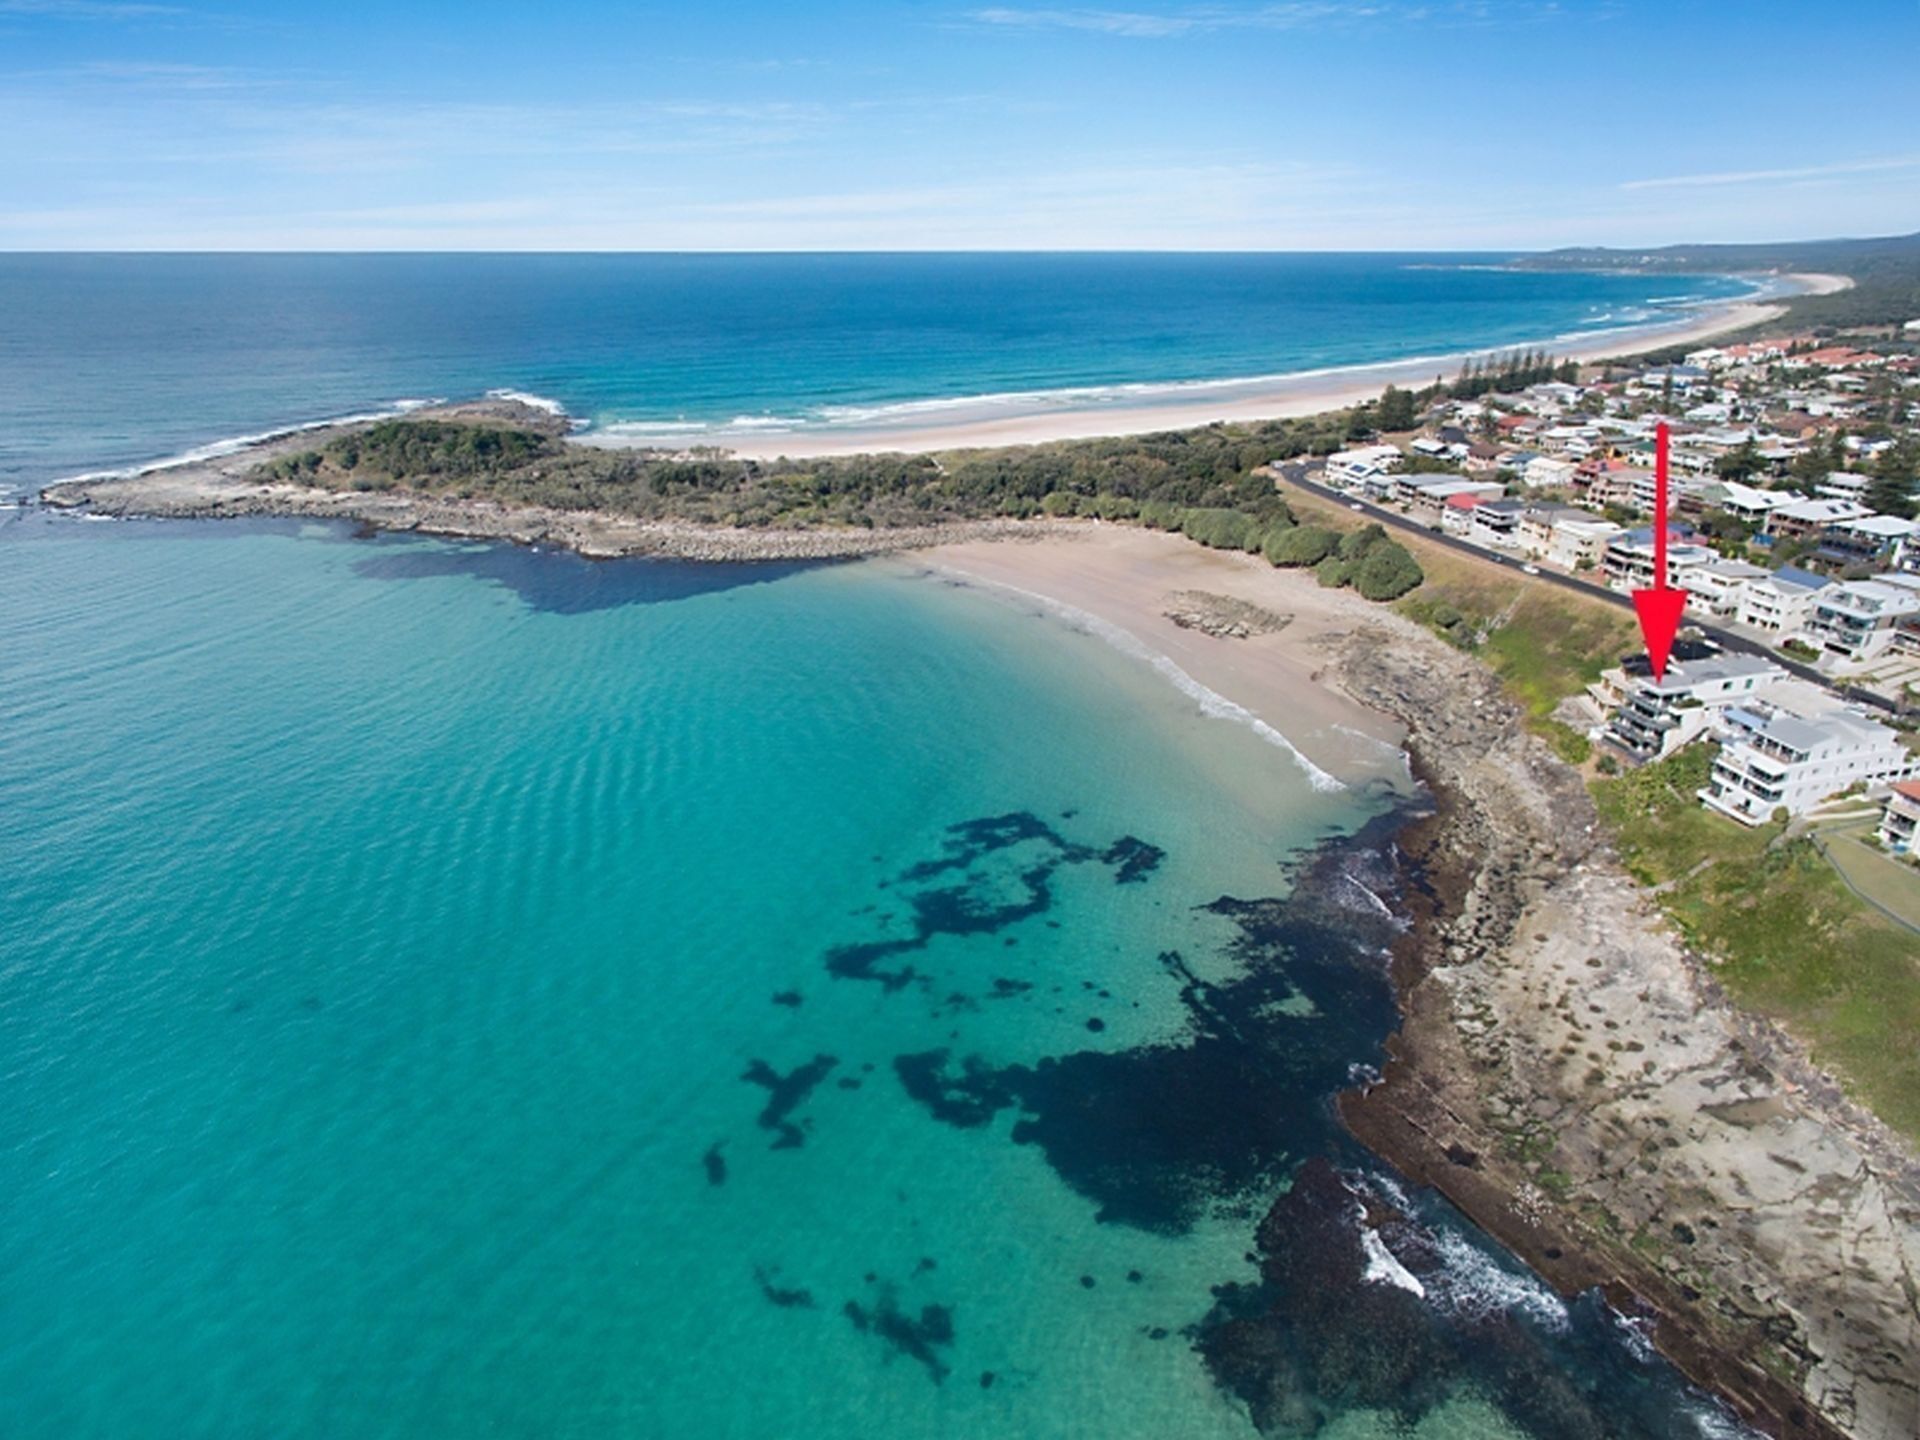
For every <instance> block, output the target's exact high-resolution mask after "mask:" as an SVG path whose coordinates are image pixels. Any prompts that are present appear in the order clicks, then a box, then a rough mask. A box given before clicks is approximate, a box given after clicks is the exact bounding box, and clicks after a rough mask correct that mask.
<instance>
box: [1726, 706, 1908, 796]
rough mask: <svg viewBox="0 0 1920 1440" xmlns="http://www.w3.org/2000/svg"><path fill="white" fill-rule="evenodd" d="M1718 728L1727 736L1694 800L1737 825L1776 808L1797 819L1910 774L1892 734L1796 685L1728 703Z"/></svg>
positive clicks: (1853, 710) (1904, 749) (1862, 714)
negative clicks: (1851, 792) (1854, 791)
mask: <svg viewBox="0 0 1920 1440" xmlns="http://www.w3.org/2000/svg"><path fill="white" fill-rule="evenodd" d="M1718 723H1719V725H1720V727H1721V729H1722V733H1723V734H1724V735H1725V736H1726V739H1725V741H1724V743H1723V744H1722V745H1721V747H1720V753H1719V755H1717V756H1716V757H1715V758H1714V762H1713V773H1712V778H1711V779H1710V781H1709V782H1708V784H1707V786H1706V788H1705V789H1703V790H1701V791H1700V801H1701V803H1702V804H1703V805H1705V806H1706V807H1707V808H1708V809H1709V810H1715V811H1718V812H1719V813H1720V814H1722V815H1726V816H1728V817H1730V818H1732V819H1734V820H1738V821H1739V822H1740V823H1741V824H1743V825H1761V824H1765V823H1766V822H1767V821H1768V820H1770V819H1771V818H1772V817H1773V814H1774V812H1775V811H1777V810H1785V811H1786V812H1787V813H1788V814H1789V815H1801V814H1804V813H1806V812H1807V811H1808V810H1811V809H1812V808H1813V807H1814V806H1816V805H1818V804H1819V803H1820V802H1821V801H1823V800H1827V799H1831V798H1832V797H1833V796H1835V795H1838V794H1840V793H1841V792H1843V791H1845V790H1847V789H1849V788H1851V787H1853V786H1855V785H1860V786H1863V787H1866V788H1872V787H1874V786H1879V785H1885V784H1889V783H1891V782H1893V781H1896V780H1905V779H1907V778H1908V777H1910V776H1911V775H1912V774H1913V773H1914V769H1915V763H1914V756H1913V754H1912V752H1911V751H1909V750H1908V749H1907V747H1906V746H1905V745H1903V744H1901V743H1900V736H1899V734H1898V733H1897V732H1896V731H1894V730H1892V729H1891V728H1889V727H1888V726H1885V725H1882V724H1881V723H1880V722H1879V721H1878V720H1875V719H1872V718H1871V717H1870V716H1868V715H1867V714H1866V713H1865V712H1864V711H1862V710H1859V709H1856V708H1853V707H1849V706H1844V705H1842V704H1841V703H1840V702H1839V701H1838V700H1836V699H1835V698H1834V697H1833V696H1832V695H1831V694H1829V693H1828V692H1827V691H1825V690H1821V689H1819V688H1818V687H1817V686H1813V685H1807V684H1805V683H1804V682H1801V681H1779V682H1776V683H1775V684H1773V685H1772V686H1771V687H1769V689H1768V690H1767V692H1766V694H1765V695H1764V696H1758V695H1757V696H1755V697H1754V698H1753V699H1751V700H1749V701H1746V702H1745V703H1743V704H1740V705H1732V706H1728V707H1727V708H1726V709H1724V710H1723V711H1722V712H1721V714H1720V718H1719V722H1718Z"/></svg>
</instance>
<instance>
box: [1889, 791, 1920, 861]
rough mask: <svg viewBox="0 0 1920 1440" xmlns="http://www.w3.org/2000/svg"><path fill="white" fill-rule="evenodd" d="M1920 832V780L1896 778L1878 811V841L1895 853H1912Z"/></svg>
mask: <svg viewBox="0 0 1920 1440" xmlns="http://www.w3.org/2000/svg"><path fill="white" fill-rule="evenodd" d="M1916 833H1920V780H1896V781H1894V784H1893V789H1891V790H1890V791H1888V792H1887V801H1886V808H1885V809H1884V810H1882V811H1881V812H1880V843H1881V844H1882V845H1884V846H1886V847H1887V849H1889V850H1891V851H1892V852H1893V853H1894V854H1896V855H1911V854H1913V853H1914V848H1915V847H1914V836H1915V834H1916Z"/></svg>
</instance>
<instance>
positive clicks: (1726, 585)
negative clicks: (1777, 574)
mask: <svg viewBox="0 0 1920 1440" xmlns="http://www.w3.org/2000/svg"><path fill="white" fill-rule="evenodd" d="M1769 573H1770V572H1769V571H1768V570H1767V569H1766V567H1765V566H1762V565H1749V564H1748V563H1747V562H1746V561H1744V560H1723V559H1720V558H1719V557H1717V556H1716V557H1715V558H1714V559H1712V560H1709V561H1708V562H1707V563H1706V564H1704V565H1696V566H1694V567H1693V568H1692V569H1691V570H1689V571H1687V593H1688V594H1689V595H1691V596H1693V597H1694V600H1695V601H1696V602H1697V603H1698V605H1699V607H1700V608H1701V609H1704V610H1705V611H1706V612H1707V613H1708V614H1709V615H1732V614H1734V613H1735V612H1736V611H1737V610H1739V608H1740V598H1741V596H1742V595H1744V594H1745V593H1746V589H1747V586H1748V585H1750V584H1752V583H1753V582H1754V581H1756V580H1764V579H1766V578H1767V576H1768V574H1769Z"/></svg>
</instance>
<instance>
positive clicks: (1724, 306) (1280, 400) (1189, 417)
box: [0, 273, 1853, 493]
mask: <svg viewBox="0 0 1920 1440" xmlns="http://www.w3.org/2000/svg"><path fill="white" fill-rule="evenodd" d="M1742 278H1753V277H1742ZM1767 278H1768V279H1769V280H1770V281H1771V282H1772V283H1773V285H1774V287H1775V288H1774V289H1773V290H1772V291H1770V292H1768V293H1762V294H1757V295H1755V296H1748V297H1741V298H1738V299H1734V300H1728V301H1707V302H1699V303H1696V304H1694V305H1690V306H1689V307H1687V308H1688V309H1690V310H1693V311H1695V312H1697V313H1694V314H1691V315H1689V316H1688V317H1687V318H1685V319H1683V320H1676V321H1660V322H1653V323H1650V324H1646V325H1636V326H1622V327H1618V328H1614V329H1608V330H1599V331H1590V332H1585V333H1580V332H1575V333H1571V334H1565V335H1556V336H1549V337H1546V338H1544V339H1534V340H1520V341H1514V342H1512V343H1509V344H1503V345H1496V346H1488V347H1480V348H1475V349H1468V350H1457V351H1448V352H1445V353H1443V354H1437V355H1419V356H1411V357H1408V358H1406V359H1401V360H1384V361H1368V362H1364V363H1362V364H1357V365H1336V366H1327V367H1321V368H1317V369H1308V370H1299V371H1288V372H1284V373H1279V374H1274V375H1262V376H1247V377H1239V378H1229V379H1223V380H1196V381H1167V382H1146V381H1143V382H1127V383H1119V384H1114V385H1109V386H1085V387H1068V388H1067V389H1065V390H1054V391H1042V392H1020V393H1015V394H1008V395H975V396H960V397H954V398H952V399H927V400H920V401H905V402H900V408H912V407H926V408H929V409H932V410H935V411H938V412H944V413H945V414H946V415H947V416H948V418H946V419H944V420H941V419H933V420H920V421H917V422H915V423H904V424H893V425H878V426H867V427H858V426H846V427H841V428H833V429H817V430H798V429H791V428H787V429H783V428H779V427H777V426H770V427H769V428H768V429H767V430H766V431H765V432H764V433H762V434H758V435H738V434H727V433H724V432H722V431H718V430H713V431H710V430H706V429H704V428H703V427H691V428H690V427H688V426H686V425H683V424H677V423H672V422H667V421H661V422H658V423H657V424H654V425H653V426H652V427H651V428H649V426H648V424H647V422H631V423H625V422H623V429H622V431H621V432H620V433H614V432H612V431H610V430H596V429H594V428H592V427H591V426H590V425H588V424H587V422H585V421H574V420H570V419H569V417H568V415H567V411H566V409H565V407H564V406H562V405H561V404H560V402H558V401H556V400H551V399H547V398H545V397H542V396H537V395H531V394H528V393H526V392H523V391H518V390H511V389H495V390H490V391H488V392H487V394H486V396H485V397H477V398H475V399H473V400H468V401H459V402H453V403H452V404H449V403H448V402H446V401H441V400H432V401H426V400H416V399H404V400H394V401H389V402H385V403H383V404H370V405H369V406H367V407H366V408H364V409H363V410H361V411H358V412H355V413H353V414H349V415H340V416H334V417H328V418H322V419H313V420H300V421H289V422H287V423H285V424H278V425H274V424H263V425H262V426H261V427H260V428H259V429H258V430H256V431H254V432H252V433H249V434H244V435H233V436H222V437H216V438H214V439H211V440H207V441H204V442H202V443H201V444H198V445H195V446H192V447H189V448H188V449H186V450H183V451H179V452H176V453H174V454H170V455H163V456H160V457H157V458H155V459H151V460H143V461H138V462H135V463H132V464H128V465H123V466H119V467H117V468H114V469H109V470H97V471H86V472H81V473H77V474H70V475H63V476H60V477H58V478H56V479H53V480H50V481H46V482H44V483H41V484H37V485H35V486H34V487H33V488H34V489H51V488H53V487H56V486H66V485H80V484H83V483H96V482H104V481H111V480H129V479H137V478H141V477H145V476H150V475H155V474H158V473H160V472H162V471H168V470H192V469H195V468H198V467H205V466H209V465H212V464H216V463H217V462H218V461H220V460H221V459H224V458H227V457H229V456H232V455H236V454H241V453H257V452H260V451H261V450H262V449H263V448H265V447H271V446H277V445H278V444H280V443H281V442H284V441H287V440H291V439H296V438H305V439H306V440H308V441H315V440H322V439H324V438H325V436H326V433H327V432H330V431H333V430H335V429H337V428H340V427H345V426H349V425H354V424H359V423H364V422H366V421H369V420H378V419H386V418H392V417H395V416H400V415H406V414H410V413H414V412H416V411H421V410H435V411H437V410H441V409H453V410H462V409H470V408H474V407H485V406H487V405H489V404H496V405H514V406H518V407H520V408H523V409H526V410H528V411H529V413H537V414H538V415H539V416H541V417H542V418H544V419H545V420H546V421H548V422H550V423H556V424H558V425H560V426H562V427H564V428H565V429H566V433H567V434H568V438H570V439H571V440H573V441H574V442H575V443H578V444H587V445H595V446H599V447H603V448H607V449H649V448H657V449H664V450H675V451H678V450H687V449H696V448H713V449H719V450H722V451H724V452H726V453H729V454H732V455H736V456H739V457H740V458H741V459H746V460H777V459H790V460H809V459H828V458H835V457H841V456H849V455H861V454H872V453H896V454H925V453H929V452H933V451H939V450H959V449H972V448H989V447H993V446H1002V445H1036V444H1046V443H1051V442H1055V441H1066V440H1086V439H1098V438H1108V437H1119V436H1128V435H1144V434H1152V433H1155V432H1158V431H1163V430H1182V429H1197V428H1199V427H1201V426H1205V425H1211V424H1215V423H1219V422H1234V421H1240V422H1249V421H1260V420H1284V419H1292V418H1297V417H1299V416H1303V415H1311V414H1316V413H1318V412H1320V411H1322V410H1337V409H1341V408H1343V407H1346V406H1350V405H1357V404H1361V403H1364V402H1366V401H1370V400H1373V399H1375V398H1377V396H1378V395H1379V393H1380V391H1381V390H1382V389H1384V388H1385V387H1386V386H1387V385H1389V384H1399V385H1403V386H1422V385H1426V384H1429V383H1431V382H1432V381H1433V380H1434V379H1435V378H1436V377H1441V378H1444V377H1445V376H1447V375H1450V374H1453V373H1456V372H1457V371H1458V370H1459V368H1460V366H1461V365H1462V364H1464V363H1465V362H1466V361H1467V360H1469V359H1474V358H1484V357H1489V356H1500V355H1506V354H1511V353H1512V352H1514V351H1515V350H1532V349H1542V348H1544V349H1546V350H1548V351H1550V352H1551V353H1553V354H1554V355H1556V356H1558V357H1560V358H1564V359H1569V360H1575V361H1591V360H1598V359H1602V358H1609V359H1610V358H1628V357H1631V356H1634V355H1639V354H1645V353H1647V352H1649V351H1653V350H1661V349H1666V348H1668V347H1669V346H1672V345H1679V344H1691V343H1693V342H1695V341H1702V340H1708V339H1711V338H1713V337H1714V336H1717V335H1724V334H1727V333H1729V332H1730V331H1734V330H1740V329H1745V328H1747V327H1748V326H1751V325H1758V324H1761V323H1763V322H1765V321H1767V320H1771V319H1775V318H1778V316H1780V315H1781V314H1783V313H1784V309H1783V307H1782V306H1780V305H1778V304H1776V303H1774V302H1775V301H1777V300H1779V299H1782V298H1786V297H1788V296H1791V295H1826V294H1832V293H1834V292H1836V291H1840V290H1846V289H1849V288H1851V287H1852V285H1853V281H1852V280H1851V279H1850V278H1848V277H1847V276H1844V275H1823V274H1813V273H1795V274H1790V275H1775V276H1769V277H1767ZM1781 282H1788V283H1790V285H1791V286H1792V287H1793V288H1791V289H1785V290H1782V289H1779V288H1778V286H1779V285H1780V283H1781ZM1132 391H1154V392H1159V393H1162V394H1166V395H1174V396H1179V395H1185V394H1187V392H1192V393H1191V395H1190V396H1189V398H1184V399H1167V400H1160V401H1152V402H1144V403H1137V404H1132V405H1127V404H1121V405H1112V406H1098V405H1094V406H1079V407H1075V406H1073V405H1065V406H1052V407H1041V408H1037V409H1034V410H1031V411H1028V412H1025V413H1021V414H1011V415H1009V414H996V413H994V412H995V410H996V408H999V407H1002V406H1004V405H1005V404H1006V403H1008V402H1019V401H1027V402H1030V403H1035V404H1038V402H1039V401H1041V400H1042V399H1044V398H1045V397H1047V396H1056V397H1057V396H1060V395H1063V394H1067V395H1073V394H1085V395H1093V394H1099V393H1115V392H1132ZM968 407H972V408H973V409H974V410H975V411H977V412H981V413H976V414H974V415H972V416H964V415H960V414H959V413H958V412H961V411H964V410H965V409H967V408H968ZM582 426H584V427H585V428H577V427H582ZM0 493H3V492H0Z"/></svg>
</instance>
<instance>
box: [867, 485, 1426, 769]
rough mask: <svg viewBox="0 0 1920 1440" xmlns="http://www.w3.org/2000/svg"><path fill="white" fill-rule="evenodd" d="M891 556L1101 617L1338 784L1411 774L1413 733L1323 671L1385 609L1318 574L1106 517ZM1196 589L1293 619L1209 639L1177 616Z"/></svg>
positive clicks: (904, 563)
mask: <svg viewBox="0 0 1920 1440" xmlns="http://www.w3.org/2000/svg"><path fill="white" fill-rule="evenodd" d="M882 563H886V564H892V565H899V566H906V567H912V568H922V569H925V568H932V569H934V570H936V571H938V572H939V573H941V574H943V575H947V576H958V577H961V578H964V579H968V580H972V581H975V582H977V583H980V584H982V585H984V586H988V587H998V588H1001V589H1004V590H1010V591H1016V592H1019V593H1021V594H1023V595H1026V596H1039V597H1043V598H1045V599H1046V600H1048V601H1051V602H1053V603H1054V604H1055V605H1056V606H1064V607H1067V608H1068V609H1070V610H1074V611H1079V612H1082V613H1084V614H1087V615H1092V616H1094V617H1096V618H1098V619H1099V620H1102V621H1104V622H1106V624H1108V625H1110V626H1115V627H1117V628H1119V629H1120V630H1123V631H1125V632H1126V633H1127V634H1128V635H1130V636H1132V637H1133V639H1135V640H1137V641H1139V642H1140V644H1141V645H1143V646H1144V647H1146V648H1147V649H1148V650H1151V651H1152V652H1154V653H1155V654H1158V655H1163V656H1165V657H1166V658H1167V659H1169V660H1171V661H1172V662H1173V663H1174V664H1175V665H1177V666H1178V667H1179V668H1180V669H1181V670H1183V671H1185V672H1186V674H1187V675H1189V676H1190V677H1192V678H1193V679H1194V680H1196V681H1198V682H1199V683H1200V684H1201V685H1203V686H1205V687H1206V688H1207V689H1209V690H1211V691H1213V692H1214V693H1215V694H1216V695H1219V696H1221V697H1222V698H1224V699H1226V700H1228V701H1231V702H1232V703H1233V704H1235V705H1238V706H1239V707H1241V708H1242V709H1244V710H1246V711H1247V712H1248V713H1249V714H1251V715H1253V716H1254V717H1255V718H1256V719H1259V720H1261V721H1264V722H1265V723H1266V724H1268V725H1270V726H1271V727H1272V728H1273V729H1275V730H1276V731H1278V732H1279V733H1280V734H1282V735H1284V736H1285V737H1286V739H1287V741H1288V743H1289V744H1291V745H1292V746H1294V747H1295V748H1297V749H1298V750H1299V751H1300V753H1301V754H1302V755H1304V756H1305V757H1306V758H1307V759H1308V760H1309V761H1311V762H1312V763H1313V764H1314V765H1315V766H1316V767H1318V768H1319V769H1321V770H1324V771H1326V772H1327V773H1328V774H1331V775H1333V776H1334V777H1336V778H1337V779H1340V780H1342V781H1344V782H1347V783H1355V784H1358V783H1365V782H1368V781H1380V780H1393V781H1404V780H1405V777H1406V770H1405V762H1404V760H1403V759H1402V758H1401V757H1400V756H1399V755H1398V754H1397V753H1396V752H1397V751H1398V749H1399V746H1400V743H1401V741H1402V740H1403V739H1404V738H1405V732H1404V731H1403V730H1402V729H1401V728H1400V727H1399V726H1398V725H1397V724H1396V723H1395V722H1393V721H1392V720H1390V719H1388V718H1387V717H1386V716H1383V715H1381V714H1379V713H1378V712H1376V711H1373V710H1370V709H1367V708H1366V707H1364V706H1362V705H1360V704H1359V703H1358V702H1357V701H1355V700H1353V699H1351V698H1349V697H1348V696H1347V695H1346V694H1344V693H1343V692H1341V691H1339V690H1337V689H1334V688H1332V686H1331V685H1330V684H1329V683H1328V682H1327V680H1326V679H1325V678H1324V677H1323V676H1322V674H1321V671H1322V669H1323V667H1324V666H1325V664H1326V658H1327V646H1328V644H1329V643H1330V642H1331V641H1332V640H1333V638H1334V637H1336V636H1342V635H1345V634H1347V633H1349V632H1351V631H1352V630H1354V629H1356V628H1357V627H1358V626H1360V625H1361V624H1365V623H1368V622H1369V621H1372V622H1375V623H1377V622H1378V620H1379V617H1380V616H1381V614H1382V613H1383V612H1382V611H1381V610H1380V608H1379V607H1377V606H1374V605H1370V604H1369V603H1368V602H1366V601H1364V600H1362V599H1360V598H1359V597H1358V596H1356V595H1354V594H1352V593H1351V592H1348V591H1344V590H1326V589H1323V588H1322V587H1321V586H1320V585H1319V583H1318V582H1316V581H1315V580H1314V578H1313V576H1312V575H1311V574H1310V573H1309V572H1306V571H1300V570H1276V569H1275V568H1274V567H1273V566H1271V565H1269V564H1268V563H1267V562H1266V561H1265V560H1262V559H1260V558H1258V557H1257V556H1251V555H1241V554H1231V553H1227V552H1223V551H1215V550H1207V549H1204V548H1203V547H1201V546H1199V545H1196V544H1195V543H1193V542H1192V541H1191V540H1187V539H1185V538H1183V537H1181V536H1178V535H1169V534H1164V533H1162V532H1160V531H1155V530H1142V529H1138V528H1136V527H1133V526H1120V525H1103V524H1100V523H1099V522H1097V521H1087V522H1084V523H1083V524H1081V525H1078V526H1057V527H1055V528H1054V529H1053V530H1052V531H1051V532H1050V533H1049V534H1048V535H1047V536H1046V537H1045V538H1043V539H1038V540H1033V541H1028V542H1022V541H1006V540H985V541H968V542H963V543H961V544H957V545H942V546H938V547H936V548H934V549H931V550H921V551H916V552H915V553H913V554H911V555H904V556H900V557H898V558H897V559H892V560H888V561H885V562H882ZM1193 591H1199V592H1204V593H1206V594H1211V595H1220V596H1226V597H1229V598H1231V599H1234V600H1241V601H1245V602H1248V603H1250V604H1253V605H1257V606H1259V607H1261V608H1262V609H1264V610H1268V611H1272V612H1274V613H1275V614H1278V615H1284V616H1289V617H1291V618H1290V620H1289V622H1288V624H1287V625H1286V626H1285V628H1284V629H1281V630H1277V631H1272V632H1270V633H1267V634H1259V635H1251V636H1247V637H1245V638H1226V637H1222V636H1216V635H1209V634H1207V633H1205V632H1203V631H1200V630H1195V629H1188V628H1184V627H1182V626H1179V625H1176V624H1175V623H1174V622H1173V621H1172V620H1171V619H1169V618H1168V616H1167V613H1166V612H1167V610H1168V608H1169V607H1170V606H1171V605H1172V604H1173V603H1174V602H1173V600H1172V597H1173V596H1174V595H1175V594H1176V593H1180V592H1193Z"/></svg>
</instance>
